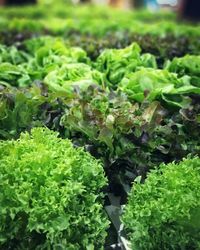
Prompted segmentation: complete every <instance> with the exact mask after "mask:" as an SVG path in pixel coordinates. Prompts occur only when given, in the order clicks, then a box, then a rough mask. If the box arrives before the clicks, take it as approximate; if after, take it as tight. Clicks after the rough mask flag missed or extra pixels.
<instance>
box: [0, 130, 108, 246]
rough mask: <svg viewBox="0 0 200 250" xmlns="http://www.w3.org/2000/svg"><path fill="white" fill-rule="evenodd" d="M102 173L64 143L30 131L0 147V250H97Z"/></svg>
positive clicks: (101, 234)
mask: <svg viewBox="0 0 200 250" xmlns="http://www.w3.org/2000/svg"><path fill="white" fill-rule="evenodd" d="M105 185H106V178H105V177H104V173H103V168H102V166H101V165H100V164H99V162H98V161H96V160H95V159H94V158H92V157H91V156H90V155H89V154H88V153H85V152H84V151H83V150H82V149H75V148H73V146H72V144H71V142H70V141H69V140H63V139H59V138H57V134H56V133H55V132H52V131H50V130H48V129H43V128H35V129H33V130H32V131H31V134H29V133H24V134H21V137H20V139H19V140H17V141H2V142H1V143H0V194H1V195H0V204H1V206H0V220H1V225H0V248H1V249H13V248H15V249H16V248H17V249H102V246H103V244H104V240H105V237H106V232H105V230H106V228H107V226H108V221H107V219H106V216H105V215H104V213H103V210H102V196H103V195H102V193H101V190H102V188H103V187H104V186H105Z"/></svg>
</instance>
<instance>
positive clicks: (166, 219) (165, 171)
mask: <svg viewBox="0 0 200 250" xmlns="http://www.w3.org/2000/svg"><path fill="white" fill-rule="evenodd" d="M199 183H200V159H199V158H198V157H194V158H187V159H184V160H183V161H181V162H180V163H179V164H176V163H174V162H172V163H170V164H168V165H165V164H162V165H160V166H159V168H156V169H155V170H152V171H151V172H150V173H149V174H148V176H147V179H146V181H145V183H144V184H142V183H135V184H134V187H133V189H132V191H131V193H130V195H129V201H128V205H127V206H126V208H125V211H124V214H123V221H124V224H125V228H126V230H127V233H128V234H129V237H130V240H131V244H132V249H149V250H151V249H199V248H200V237H199V235H200V187H199V185H200V184H199Z"/></svg>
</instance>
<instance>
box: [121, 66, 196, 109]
mask: <svg viewBox="0 0 200 250" xmlns="http://www.w3.org/2000/svg"><path fill="white" fill-rule="evenodd" d="M119 89H120V90H122V91H123V92H125V93H126V94H127V95H128V96H129V97H130V98H131V99H133V100H135V101H137V102H143V101H144V100H149V101H154V100H158V99H159V100H161V101H164V102H165V103H167V104H169V105H173V106H177V107H181V108H183V107H187V106H188V105H189V104H190V103H191V100H190V98H189V96H188V95H189V94H191V93H197V94H200V88H198V87H195V86H193V85H191V84H190V78H189V77H187V76H185V77H183V78H178V76H177V74H175V73H170V72H168V71H167V70H160V69H156V70H155V69H151V68H140V69H138V71H136V72H133V73H129V74H126V75H125V77H124V78H123V79H122V81H121V82H120V84H119Z"/></svg>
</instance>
